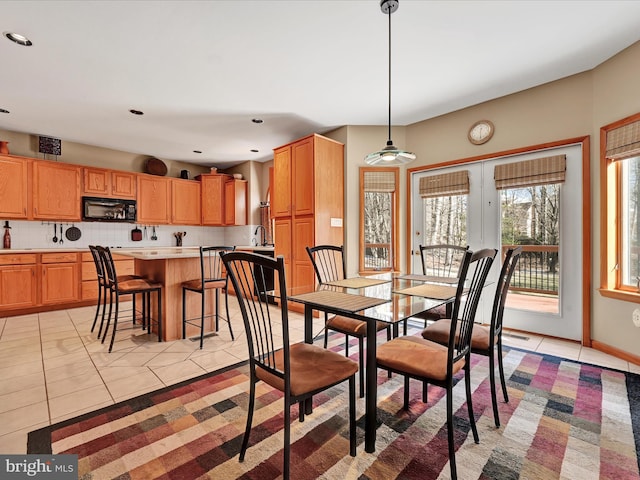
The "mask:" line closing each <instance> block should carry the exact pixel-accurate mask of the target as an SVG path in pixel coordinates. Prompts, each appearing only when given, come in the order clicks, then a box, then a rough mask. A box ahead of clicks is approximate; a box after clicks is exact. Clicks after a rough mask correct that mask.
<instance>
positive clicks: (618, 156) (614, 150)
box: [605, 121, 640, 160]
mask: <svg viewBox="0 0 640 480" xmlns="http://www.w3.org/2000/svg"><path fill="white" fill-rule="evenodd" d="M639 155H640V121H638V122H633V123H628V124H626V125H623V126H622V127H619V128H614V129H613V130H609V131H608V132H607V148H606V152H605V156H606V157H607V158H609V159H611V160H623V159H625V158H630V157H637V156H639Z"/></svg>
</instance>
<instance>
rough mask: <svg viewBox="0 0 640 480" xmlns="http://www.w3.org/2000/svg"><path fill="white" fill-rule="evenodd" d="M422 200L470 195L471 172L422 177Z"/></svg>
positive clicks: (420, 185) (462, 171) (420, 189)
mask: <svg viewBox="0 0 640 480" xmlns="http://www.w3.org/2000/svg"><path fill="white" fill-rule="evenodd" d="M418 188H419V191H420V196H421V197H422V198H430V197H445V196H452V195H468V194H469V170H461V171H459V172H452V173H441V174H439V175H430V176H428V177H422V178H421V179H420V184H419V187H418Z"/></svg>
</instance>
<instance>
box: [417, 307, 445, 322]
mask: <svg viewBox="0 0 640 480" xmlns="http://www.w3.org/2000/svg"><path fill="white" fill-rule="evenodd" d="M414 317H417V318H424V319H427V320H440V319H441V318H447V305H446V304H445V305H438V306H437V307H434V308H432V309H431V310H427V311H426V312H422V313H419V314H417V315H414Z"/></svg>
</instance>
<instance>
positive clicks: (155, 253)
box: [114, 245, 274, 260]
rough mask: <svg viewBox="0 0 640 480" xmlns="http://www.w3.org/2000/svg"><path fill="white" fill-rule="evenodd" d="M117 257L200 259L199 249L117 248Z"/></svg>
mask: <svg viewBox="0 0 640 480" xmlns="http://www.w3.org/2000/svg"><path fill="white" fill-rule="evenodd" d="M236 250H252V251H255V252H266V251H270V252H273V250H274V247H268V246H265V247H262V246H255V245H238V246H236ZM114 253H118V254H119V255H124V256H127V257H133V258H137V259H139V260H156V259H168V258H192V257H200V247H159V248H148V247H147V248H119V249H118V250H117V252H114Z"/></svg>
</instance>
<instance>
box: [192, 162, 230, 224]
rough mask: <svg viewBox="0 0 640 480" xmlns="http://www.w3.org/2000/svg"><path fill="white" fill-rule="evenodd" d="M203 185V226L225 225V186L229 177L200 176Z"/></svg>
mask: <svg viewBox="0 0 640 480" xmlns="http://www.w3.org/2000/svg"><path fill="white" fill-rule="evenodd" d="M198 178H199V179H200V184H201V185H202V224H203V225H224V184H225V180H226V178H228V177H227V175H218V174H210V175H209V174H206V175H205V174H203V175H199V176H198Z"/></svg>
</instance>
